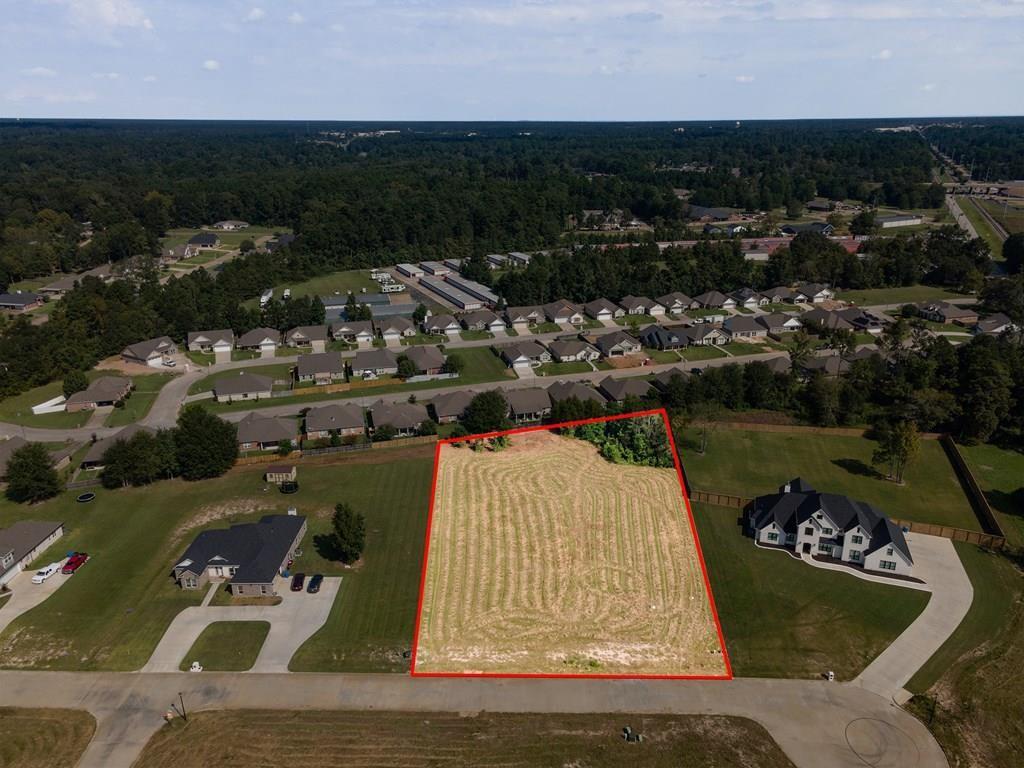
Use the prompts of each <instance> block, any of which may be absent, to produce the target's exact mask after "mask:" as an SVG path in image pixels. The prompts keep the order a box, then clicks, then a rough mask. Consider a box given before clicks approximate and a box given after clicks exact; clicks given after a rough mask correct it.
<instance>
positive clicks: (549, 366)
mask: <svg viewBox="0 0 1024 768" xmlns="http://www.w3.org/2000/svg"><path fill="white" fill-rule="evenodd" d="M535 370H536V372H537V375H538V376H558V375H559V374H563V373H586V372H587V371H592V370H594V369H593V368H591V367H590V363H587V362H584V361H582V360H580V361H573V362H567V363H545V364H544V365H542V366H541V367H540V368H537V369H535Z"/></svg>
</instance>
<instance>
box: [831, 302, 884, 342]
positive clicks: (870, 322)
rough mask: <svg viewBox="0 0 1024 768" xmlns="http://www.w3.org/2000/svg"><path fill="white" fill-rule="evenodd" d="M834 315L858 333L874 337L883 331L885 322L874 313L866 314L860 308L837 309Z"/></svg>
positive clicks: (865, 311) (866, 312)
mask: <svg viewBox="0 0 1024 768" xmlns="http://www.w3.org/2000/svg"><path fill="white" fill-rule="evenodd" d="M836 314H838V315H839V316H840V317H841V318H843V319H844V320H845V321H846V322H848V323H849V324H850V325H852V326H853V329H854V330H855V331H857V332H860V333H870V334H873V335H875V336H877V335H878V334H880V333H881V332H882V331H883V330H885V324H886V320H884V319H883V318H882V317H881V316H880V315H876V314H875V313H874V312H868V311H867V310H864V309H861V308H860V307H847V308H846V309H837V310H836Z"/></svg>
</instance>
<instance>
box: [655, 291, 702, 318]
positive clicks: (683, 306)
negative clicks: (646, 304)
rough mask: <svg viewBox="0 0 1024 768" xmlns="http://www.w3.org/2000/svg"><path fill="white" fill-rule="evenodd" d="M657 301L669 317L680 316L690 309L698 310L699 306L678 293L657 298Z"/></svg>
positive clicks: (674, 292)
mask: <svg viewBox="0 0 1024 768" xmlns="http://www.w3.org/2000/svg"><path fill="white" fill-rule="evenodd" d="M657 301H658V303H659V304H661V305H662V306H663V307H665V311H666V312H668V313H669V314H670V315H681V314H683V313H685V312H686V311H687V310H690V309H700V304H698V303H697V302H696V301H694V300H693V299H691V298H690V297H689V296H687V295H686V294H685V293H680V292H679V291H673V292H672V293H666V294H665V295H664V296H659V297H658V299H657Z"/></svg>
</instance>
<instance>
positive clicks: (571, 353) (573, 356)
mask: <svg viewBox="0 0 1024 768" xmlns="http://www.w3.org/2000/svg"><path fill="white" fill-rule="evenodd" d="M548 349H549V350H550V351H551V355H552V356H553V357H554V358H555V360H557V361H558V362H560V363H571V362H576V361H585V362H593V361H594V360H600V359H601V353H600V352H598V350H597V348H596V347H595V346H594V345H593V344H589V343H587V342H586V341H583V340H582V339H557V340H556V341H552V342H549V343H548Z"/></svg>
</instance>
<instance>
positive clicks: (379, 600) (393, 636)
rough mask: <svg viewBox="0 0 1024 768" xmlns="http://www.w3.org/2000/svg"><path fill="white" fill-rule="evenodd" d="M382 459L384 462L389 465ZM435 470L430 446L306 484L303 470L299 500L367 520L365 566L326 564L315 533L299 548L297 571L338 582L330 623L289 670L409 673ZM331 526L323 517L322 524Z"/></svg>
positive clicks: (317, 477) (307, 477)
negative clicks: (310, 497)
mask: <svg viewBox="0 0 1024 768" xmlns="http://www.w3.org/2000/svg"><path fill="white" fill-rule="evenodd" d="M383 453H384V454H385V455H384V456H382V457H381V461H388V459H387V456H386V454H387V451H384V452H383ZM433 466H434V463H433V447H432V446H427V447H424V448H422V449H418V450H415V451H410V452H409V453H408V454H407V457H403V459H402V460H393V459H392V460H390V461H389V463H385V464H362V465H359V466H355V467H353V468H352V471H351V472H347V473H339V472H337V471H336V472H333V473H330V474H328V473H323V474H321V475H313V476H312V477H311V474H312V473H310V472H307V471H305V469H304V470H303V477H302V478H301V482H302V490H301V491H300V493H306V492H307V491H309V492H312V493H314V494H316V493H324V494H327V495H333V496H332V497H333V498H336V499H337V500H338V501H342V500H344V501H347V502H348V503H349V504H351V505H352V506H353V507H354V508H355V509H356V510H357V511H359V512H362V513H363V514H364V515H366V530H367V537H366V549H365V551H364V554H363V559H362V561H361V562H360V563H359V564H358V565H357V566H356V567H355V568H351V569H344V568H342V567H339V566H338V564H336V563H333V562H329V561H326V560H324V559H323V558H322V557H321V556H320V555H319V553H318V551H317V547H316V546H315V544H314V542H315V541H316V535H315V534H314V535H313V536H311V537H309V538H308V540H307V542H306V543H305V544H304V546H303V554H302V557H301V558H299V559H298V561H297V562H296V564H295V569H296V570H302V571H304V572H306V573H324V574H326V575H334V574H338V573H341V574H343V579H342V582H341V590H340V592H339V593H338V598H337V599H336V600H335V603H334V607H333V609H332V610H331V614H330V616H329V617H328V619H327V623H326V624H325V625H324V627H323V628H321V629H320V631H318V632H317V633H316V634H315V635H313V637H311V638H310V639H309V640H308V641H306V643H305V644H304V645H303V646H302V647H301V648H300V649H299V651H298V653H296V655H295V656H294V657H293V659H292V663H291V669H292V670H294V671H300V672H313V671H330V672H342V671H348V672H351V671H379V672H395V671H404V670H406V669H408V665H409V662H408V660H406V659H403V658H402V654H403V652H404V651H406V650H408V649H409V648H410V646H411V644H412V632H413V626H414V623H415V618H416V602H417V599H418V596H419V580H420V566H421V565H422V557H423V543H424V536H425V534H426V521H427V509H428V506H429V503H430V481H431V478H432V475H433ZM320 483H323V484H324V485H323V488H322V489H321V488H320V486H319V484H320ZM311 485H312V487H310V486H311ZM329 522H330V521H329V519H328V517H327V516H326V514H325V518H324V525H325V526H326V525H329Z"/></svg>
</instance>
